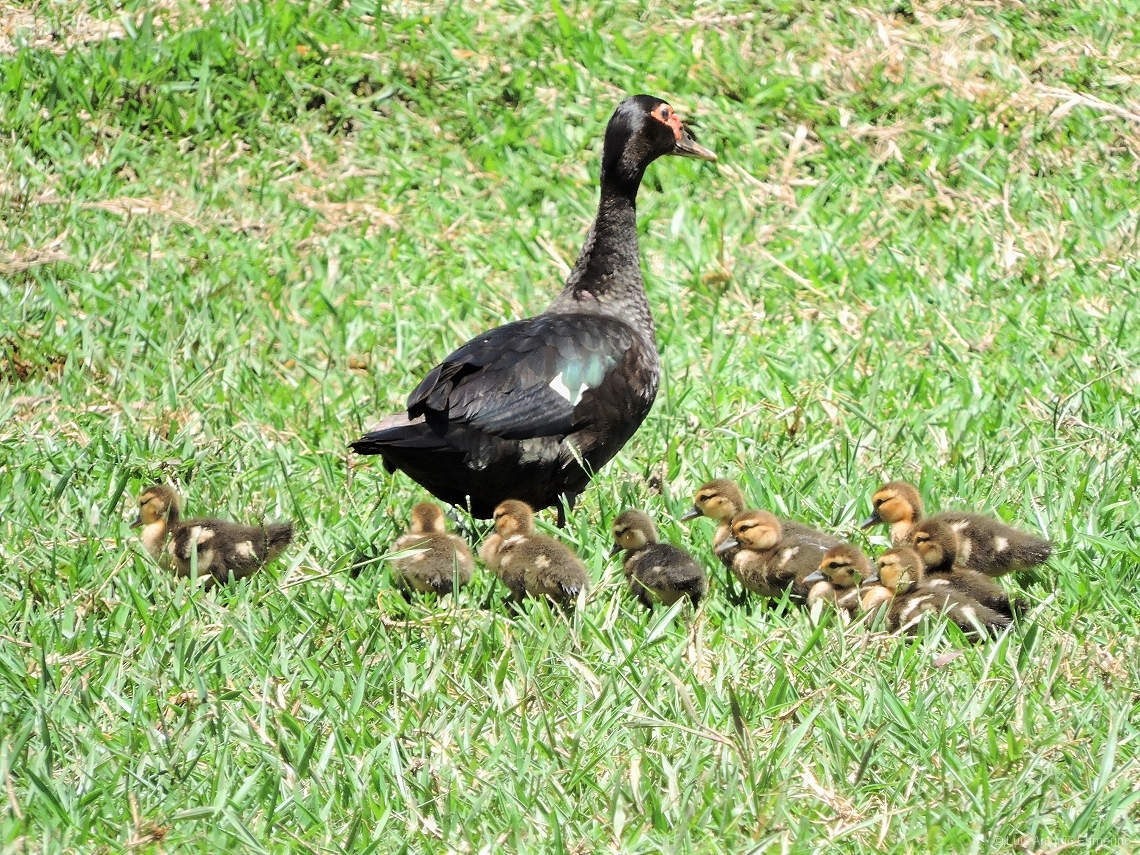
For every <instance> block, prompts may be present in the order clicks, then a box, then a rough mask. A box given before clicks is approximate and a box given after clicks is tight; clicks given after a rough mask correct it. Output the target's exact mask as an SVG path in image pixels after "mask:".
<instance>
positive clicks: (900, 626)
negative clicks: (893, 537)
mask: <svg viewBox="0 0 1140 855" xmlns="http://www.w3.org/2000/svg"><path fill="white" fill-rule="evenodd" d="M868 582H870V583H872V584H874V583H876V582H877V583H879V585H881V586H882V587H883V588H884V589H885V590H886V591H887V592H889V593H890V599H889V600H886V601H884V600H883V599H882V595H881V594H879V593H878V592H877V591H872V592H869V593H868V594H866V595H865V596H864V598H863V606H864V608H865V609H866V610H868V611H871V610H872V609H876V608H882V607H885V608H886V610H887V612H886V623H887V629H889V630H890V631H891V632H905V633H907V634H914V633H915V632H916V631H917V627H918V625H919V624H920V623H921V622H922V619H923V618H924V616H925V615H927V614H935V615H942V616H944V617H945V618H946V619H948V620H950V621H951V622H952V623H954V624H956V625H957V626H958V628H959V629H961V630H962V632H964V633H966V634H967V635H970V636H973V637H975V638H979V639H981V638H985V637H987V636H990V635H996V634H997V633H999V632H1001V631H1002V630H1003V629H1005V628H1006V627H1008V626H1009V625H1010V619H1009V617H1008V616H1007V615H1003V614H1001V613H999V612H996V611H994V610H993V609H990V608H987V607H986V606H983V605H982V604H981V603H979V602H978V601H977V600H974V599H972V598H970V597H968V596H966V595H965V594H963V593H961V592H960V591H958V590H955V589H953V588H944V587H935V588H931V587H929V586H927V585H925V584H924V583H925V578H924V574H923V567H922V559H921V558H920V557H919V556H918V553H916V552H915V551H914V550H913V549H909V548H906V547H897V548H894V549H888V550H887V551H886V552H884V553H883V554H882V555H880V556H879V560H878V573H877V575H876V576H875V577H872V578H871V579H869V580H868Z"/></svg>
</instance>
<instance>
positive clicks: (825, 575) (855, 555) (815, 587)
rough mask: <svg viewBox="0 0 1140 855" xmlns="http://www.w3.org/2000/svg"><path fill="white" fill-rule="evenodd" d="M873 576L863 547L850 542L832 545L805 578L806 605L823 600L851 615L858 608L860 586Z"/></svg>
mask: <svg viewBox="0 0 1140 855" xmlns="http://www.w3.org/2000/svg"><path fill="white" fill-rule="evenodd" d="M873 576H874V571H873V569H872V568H871V561H870V559H869V558H867V556H866V555H864V554H863V550H861V549H859V548H858V547H857V546H853V545H852V544H850V543H841V544H839V546H833V547H831V549H829V550H827V552H825V553H824V554H823V558H821V559H820V561H819V567H818V568H817V569H816V571H815V572H814V573H811V574H810V575H808V576H807V577H806V578H805V579H804V582H805V583H806V584H808V585H811V588H810V589H809V591H808V605H809V606H811V605H814V604H815V602H816V601H817V600H825V601H828V602H830V603H833V604H834V605H835V607H836V608H837V609H839V610H840V611H841V612H844V613H846V614H848V615H854V614H856V613H857V612H858V611H859V610H860V595H861V593H862V592H861V586H862V585H863V583H864V581H865V580H867V579H870V578H872V577H873Z"/></svg>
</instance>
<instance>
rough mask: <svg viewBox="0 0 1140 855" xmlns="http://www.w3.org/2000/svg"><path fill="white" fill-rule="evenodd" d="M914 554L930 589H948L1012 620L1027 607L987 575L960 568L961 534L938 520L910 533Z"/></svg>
mask: <svg viewBox="0 0 1140 855" xmlns="http://www.w3.org/2000/svg"><path fill="white" fill-rule="evenodd" d="M911 541H912V542H913V544H914V551H915V552H916V553H918V556H919V557H920V558H921V559H922V571H923V576H924V578H925V579H926V585H927V587H930V588H934V587H940V586H943V587H945V586H949V587H952V588H954V589H955V590H957V591H959V592H961V593H963V594H965V595H966V596H968V597H972V598H973V599H975V600H977V601H978V602H979V603H981V604H982V605H983V606H986V607H988V608H991V609H993V610H994V611H995V612H1001V613H1002V614H1003V615H1007V616H1009V617H1013V615H1014V613H1015V612H1017V613H1020V612H1021V611H1022V610H1023V609H1024V606H1025V603H1024V601H1023V600H1022V598H1020V597H1014V598H1012V599H1011V598H1010V596H1009V594H1007V593H1006V591H1005V589H1004V588H1002V587H1001V585H999V584H997V582H995V581H993V579H991V578H990V577H989V576H987V575H985V574H984V573H979V572H978V571H976V570H971V569H969V568H968V567H963V566H962V565H960V564H957V563H956V562H957V555H958V544H959V542H960V538H959V536H958V533H957V532H956V531H954V529H953V528H952V527H951V526H950V524H949V523H946V522H944V521H942V520H940V519H938V518H937V517H931V518H930V519H926V520H923V521H922V522H920V523H919V524H918V525H917V526H915V528H914V531H913V532H911Z"/></svg>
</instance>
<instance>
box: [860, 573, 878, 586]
mask: <svg viewBox="0 0 1140 855" xmlns="http://www.w3.org/2000/svg"><path fill="white" fill-rule="evenodd" d="M863 584H864V585H878V584H879V574H878V573H872V574H871V575H870V576H868V577H867V578H866V579H864V580H863Z"/></svg>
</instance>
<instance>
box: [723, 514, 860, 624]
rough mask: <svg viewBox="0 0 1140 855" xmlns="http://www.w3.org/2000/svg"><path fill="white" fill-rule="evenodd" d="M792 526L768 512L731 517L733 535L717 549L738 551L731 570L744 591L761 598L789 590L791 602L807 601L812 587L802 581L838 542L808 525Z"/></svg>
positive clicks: (776, 595) (780, 594)
mask: <svg viewBox="0 0 1140 855" xmlns="http://www.w3.org/2000/svg"><path fill="white" fill-rule="evenodd" d="M793 525H794V527H793V528H790V529H789V527H787V526H786V525H785V523H784V521H783V520H781V519H779V518H778V517H777V516H775V514H771V513H769V512H768V511H756V510H750V511H744V512H743V513H740V514H737V515H736V516H735V517H734V518H733V520H732V536H731V537H729V539H728V540H726V541H724V542H722V543H721V545H720V547H719V549H721V550H729V549H735V550H738V551H737V554H736V558H735V559H734V560H733V563H732V570H733V572H734V573H735V574H736V577H737V578H738V579H739V580H740V583H741V584H742V585H743V586H744V587H745V588H746V589H747V590H749V591H752V592H753V593H756V594H760V595H761V596H763V597H782V596H783V595H784V592H785V591H786V590H788V589H791V595H792V599H793V601H795V602H799V603H804V602H807V596H808V593H809V592H810V590H811V586H810V585H808V584H806V583H805V582H804V579H805V578H806V577H807V576H809V575H811V574H812V573H814V572H815V571H816V570H817V569H818V568H819V562H820V559H821V558H823V554H824V553H825V552H827V550H828V549H829V548H830V547H831V546H834V545H836V544H837V543H838V542H839V541H838V540H837V539H836V538H832V537H830V536H829V535H826V534H824V533H823V532H819V531H815V530H814V529H810V528H808V527H807V526H803V525H799V524H793ZM829 540H830V541H831V542H830V543H828V544H827V545H826V546H825V545H823V544H824V543H825V542H827V541H829Z"/></svg>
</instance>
